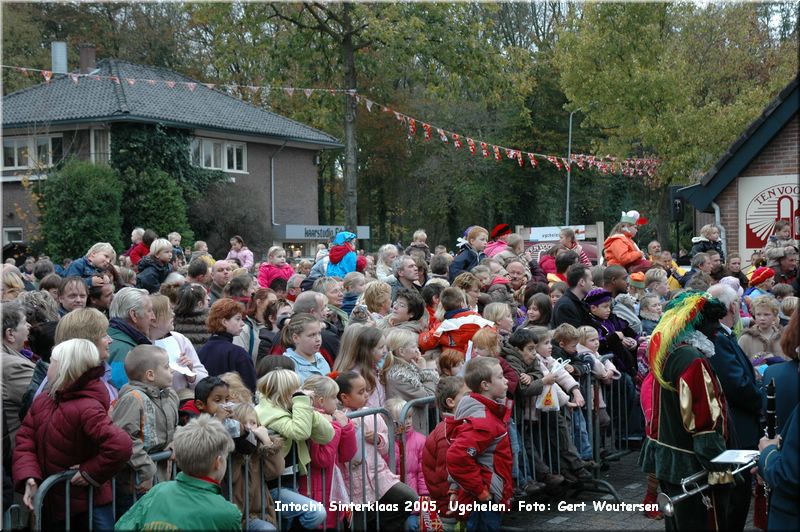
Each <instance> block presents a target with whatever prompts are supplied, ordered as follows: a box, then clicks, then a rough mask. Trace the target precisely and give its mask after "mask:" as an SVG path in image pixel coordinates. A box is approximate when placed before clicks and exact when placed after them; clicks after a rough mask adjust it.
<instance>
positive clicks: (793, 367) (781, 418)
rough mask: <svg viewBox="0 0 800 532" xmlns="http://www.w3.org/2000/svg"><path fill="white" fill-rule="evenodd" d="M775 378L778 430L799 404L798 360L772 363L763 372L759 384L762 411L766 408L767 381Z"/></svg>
mask: <svg viewBox="0 0 800 532" xmlns="http://www.w3.org/2000/svg"><path fill="white" fill-rule="evenodd" d="M772 379H775V422H776V426H777V427H778V431H779V432H780V431H781V429H782V427H783V426H784V425H785V424H786V420H787V419H789V414H791V413H792V409H794V407H795V406H796V405H797V404H800V362H798V361H797V360H790V361H788V362H781V363H780V364H773V365H771V366H770V367H768V368H767V371H765V372H764V378H763V379H762V380H761V386H762V388H763V389H764V411H765V412H766V409H767V394H766V389H767V385H768V384H769V381H771V380H772Z"/></svg>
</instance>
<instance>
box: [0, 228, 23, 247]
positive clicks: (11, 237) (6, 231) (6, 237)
mask: <svg viewBox="0 0 800 532" xmlns="http://www.w3.org/2000/svg"><path fill="white" fill-rule="evenodd" d="M12 242H23V240H22V228H21V227H4V228H3V245H4V246H5V245H6V244H11V243H12Z"/></svg>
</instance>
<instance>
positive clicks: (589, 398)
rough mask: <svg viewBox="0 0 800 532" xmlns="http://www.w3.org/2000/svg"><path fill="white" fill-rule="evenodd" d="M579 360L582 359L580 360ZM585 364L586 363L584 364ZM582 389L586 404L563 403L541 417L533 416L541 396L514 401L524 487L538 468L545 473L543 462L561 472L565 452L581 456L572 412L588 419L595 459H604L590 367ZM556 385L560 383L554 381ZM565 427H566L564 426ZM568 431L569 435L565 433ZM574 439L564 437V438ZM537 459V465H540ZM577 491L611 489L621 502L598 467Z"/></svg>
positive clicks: (519, 472) (518, 465)
mask: <svg viewBox="0 0 800 532" xmlns="http://www.w3.org/2000/svg"><path fill="white" fill-rule="evenodd" d="M578 364H580V363H578ZM581 365H582V366H583V364H581ZM579 384H580V385H581V393H582V394H583V397H584V399H585V401H586V404H585V405H584V407H583V408H578V409H575V410H574V411H572V412H571V413H570V412H568V411H567V410H566V407H565V406H564V405H562V406H561V408H560V409H559V410H558V411H550V412H541V411H540V412H538V420H534V417H535V415H534V410H536V400H537V399H538V397H539V396H532V397H521V396H518V397H517V400H516V401H515V402H514V412H513V416H512V417H513V419H514V422H515V425H516V430H517V431H518V438H517V439H518V445H519V453H516V454H515V457H516V458H517V463H516V464H515V466H514V470H515V471H516V472H517V479H516V481H517V485H518V487H520V488H521V487H523V486H524V485H525V484H526V482H527V481H528V480H536V477H537V475H536V473H537V469H539V470H540V471H539V472H540V473H543V472H544V470H543V469H542V464H543V465H544V466H546V467H547V469H548V470H549V471H550V472H551V473H555V474H561V461H562V455H564V454H565V453H570V454H573V453H574V454H575V455H577V456H578V458H580V453H579V450H578V446H577V445H576V444H575V441H576V440H577V439H578V438H577V437H576V436H575V433H574V423H573V422H572V416H577V415H582V416H584V418H585V420H586V431H587V433H588V435H589V443H590V445H591V447H592V456H593V460H594V461H595V462H597V463H600V462H601V458H600V454H599V453H600V446H601V438H600V436H601V434H600V427H599V423H598V412H597V411H596V409H595V404H594V394H593V393H591V390H592V385H593V384H596V382H595V381H594V379H593V376H592V374H591V372H590V371H588V368H586V369H584V371H583V375H582V377H581V378H580V380H579ZM554 386H557V384H554ZM565 428H566V430H564V429H565ZM565 435H566V436H565ZM565 437H566V438H570V437H571V439H572V441H564V438H565ZM537 460H538V461H539V462H538V468H537ZM573 490H574V494H577V493H579V492H581V491H597V492H601V493H608V494H610V495H611V496H612V497H614V499H616V500H617V501H618V502H622V499H621V498H620V496H619V494H618V493H617V491H616V490H615V489H614V487H613V486H612V485H611V484H609V483H608V482H606V481H604V480H601V479H599V478H598V471H597V470H592V478H591V479H586V480H581V481H579V482H578V483H577V484H576V485H575V486H574V488H573Z"/></svg>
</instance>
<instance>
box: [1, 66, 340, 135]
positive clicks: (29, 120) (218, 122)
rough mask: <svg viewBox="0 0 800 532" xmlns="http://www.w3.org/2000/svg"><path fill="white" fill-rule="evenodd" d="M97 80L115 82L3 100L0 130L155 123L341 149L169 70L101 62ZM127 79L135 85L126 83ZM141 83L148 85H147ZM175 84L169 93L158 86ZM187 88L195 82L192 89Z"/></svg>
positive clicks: (83, 83)
mask: <svg viewBox="0 0 800 532" xmlns="http://www.w3.org/2000/svg"><path fill="white" fill-rule="evenodd" d="M94 74H96V75H99V76H103V77H106V76H116V77H117V78H118V79H119V80H120V82H119V83H115V82H113V81H111V80H109V79H105V78H103V79H100V80H95V79H92V78H91V77H81V78H79V82H78V83H74V82H73V81H72V80H71V79H70V78H69V77H68V76H59V77H56V78H54V79H52V80H51V81H50V83H42V84H40V85H36V86H34V87H29V88H27V89H23V90H20V91H17V92H14V93H11V94H8V95H7V96H4V97H3V127H4V128H14V127H30V126H33V125H37V126H41V125H42V124H59V123H79V122H93V121H138V122H153V123H155V122H160V123H164V124H167V125H172V126H176V127H186V128H200V129H212V130H220V131H227V132H231V133H240V134H245V135H257V136H264V137H272V138H275V139H278V140H288V141H291V142H298V143H308V144H314V145H318V146H319V147H331V148H338V147H341V144H340V143H339V141H338V140H337V139H336V138H334V137H332V136H330V135H328V134H327V133H325V132H323V131H320V130H318V129H314V128H312V127H310V126H307V125H305V124H302V123H300V122H297V121H295V120H291V119H289V118H286V117H284V116H281V115H278V114H275V113H272V112H270V111H267V110H265V109H261V108H259V107H256V106H254V105H251V104H249V103H247V102H244V101H242V100H239V99H237V98H234V97H232V96H229V95H227V94H225V93H223V92H220V91H218V90H214V89H210V88H208V87H206V86H205V85H203V84H202V83H199V82H197V81H196V80H193V79H191V78H188V77H186V76H183V75H181V74H179V73H177V72H174V71H172V70H167V69H163V68H156V67H148V66H144V65H137V64H135V63H128V62H126V61H119V60H116V59H105V60H102V61H99V62H98V64H97V71H96V72H94ZM127 79H134V80H136V82H135V83H134V84H132V85H131V84H130V83H128V82H127ZM143 80H154V81H156V82H157V83H152V84H151V83H147V82H146V81H143ZM171 81H174V82H176V85H175V87H173V88H169V87H168V86H166V85H165V83H164V82H171ZM187 83H197V85H196V86H193V88H192V90H190V88H189V87H188V86H187V85H186V84H187Z"/></svg>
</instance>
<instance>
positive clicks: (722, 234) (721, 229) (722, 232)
mask: <svg viewBox="0 0 800 532" xmlns="http://www.w3.org/2000/svg"><path fill="white" fill-rule="evenodd" d="M711 206H712V207H714V224H715V225H716V226H717V227H719V239H720V240H722V253H724V254H725V258H726V259H727V258H728V239H727V238H726V236H725V228H724V227H723V226H722V224H721V223H720V218H721V217H720V214H719V204H718V203H717V202H716V201H712V202H711Z"/></svg>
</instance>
